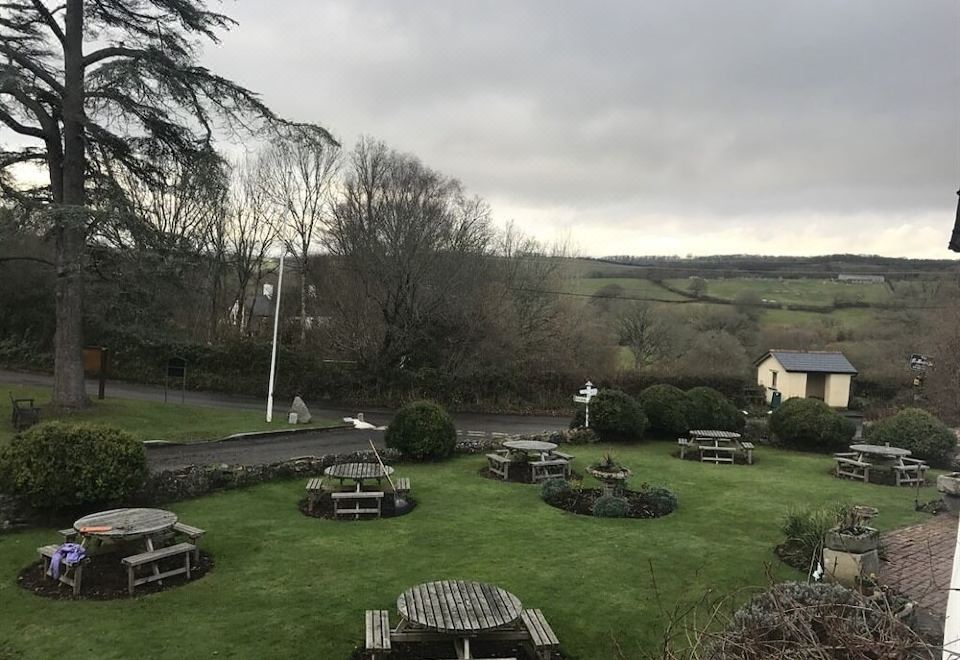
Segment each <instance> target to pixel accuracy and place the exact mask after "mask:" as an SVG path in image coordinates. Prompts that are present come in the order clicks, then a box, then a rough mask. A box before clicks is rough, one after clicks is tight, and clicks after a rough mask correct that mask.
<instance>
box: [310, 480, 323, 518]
mask: <svg viewBox="0 0 960 660" xmlns="http://www.w3.org/2000/svg"><path fill="white" fill-rule="evenodd" d="M322 494H323V479H321V478H320V477H313V478H312V479H310V480H309V481H308V482H307V509H308V510H309V511H310V512H311V513H313V510H314V509H315V508H316V506H317V500H318V499H320V495H322Z"/></svg>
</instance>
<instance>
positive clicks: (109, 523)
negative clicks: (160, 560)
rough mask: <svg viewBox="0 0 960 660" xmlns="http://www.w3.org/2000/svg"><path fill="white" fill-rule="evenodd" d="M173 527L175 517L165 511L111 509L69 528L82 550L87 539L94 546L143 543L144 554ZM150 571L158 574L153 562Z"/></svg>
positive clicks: (75, 523) (81, 520)
mask: <svg viewBox="0 0 960 660" xmlns="http://www.w3.org/2000/svg"><path fill="white" fill-rule="evenodd" d="M176 524H177V514H175V513H174V512H173V511H166V510H165V509H111V510H109V511H101V512H99V513H92V514H90V515H89V516H84V517H83V518H79V519H78V520H76V521H74V523H73V528H74V529H75V530H77V533H78V534H80V536H81V538H82V540H81V542H80V545H82V546H83V547H84V548H86V546H87V542H88V540H90V539H93V540H95V541H96V543H97V545H98V546H99V545H100V544H102V543H103V541H105V540H109V541H143V546H144V548H146V551H147V552H153V551H154V549H155V547H154V540H155V539H156V537H157V536H158V535H160V534H164V533H166V532H168V531H170V530H172V529H173V526H174V525H176ZM91 528H93V529H91ZM152 570H153V573H154V575H155V576H159V575H160V569H159V567H158V566H157V565H156V563H154V564H153V569H152ZM158 579H159V578H158Z"/></svg>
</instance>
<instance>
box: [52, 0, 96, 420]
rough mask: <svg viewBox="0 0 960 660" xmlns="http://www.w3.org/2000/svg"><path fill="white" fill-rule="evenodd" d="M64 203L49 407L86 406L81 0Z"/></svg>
mask: <svg viewBox="0 0 960 660" xmlns="http://www.w3.org/2000/svg"><path fill="white" fill-rule="evenodd" d="M64 27H65V30H64V32H65V35H66V39H65V43H64V48H63V51H64V93H63V179H62V180H63V204H62V205H61V206H60V208H59V209H57V210H56V264H57V285H56V316H57V331H56V335H55V337H54V381H53V403H54V405H56V406H59V407H64V408H82V407H84V406H87V405H89V403H90V401H89V399H88V398H87V394H86V390H85V388H84V379H83V257H84V252H85V249H84V248H85V243H86V226H87V210H86V191H85V188H84V183H85V175H86V153H85V152H84V144H83V130H84V129H83V116H84V115H83V101H84V99H83V96H84V89H83V86H84V82H83V0H67V3H66V17H65V21H64Z"/></svg>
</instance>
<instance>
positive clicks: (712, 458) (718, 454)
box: [699, 445, 737, 465]
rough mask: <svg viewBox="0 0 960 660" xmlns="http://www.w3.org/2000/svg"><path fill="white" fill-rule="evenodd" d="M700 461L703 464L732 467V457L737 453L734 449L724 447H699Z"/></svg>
mask: <svg viewBox="0 0 960 660" xmlns="http://www.w3.org/2000/svg"><path fill="white" fill-rule="evenodd" d="M699 447H700V461H701V462H703V463H714V464H716V465H719V464H720V463H730V464H731V465H733V456H734V454H736V452H737V448H736V447H724V446H722V445H720V446H714V445H699Z"/></svg>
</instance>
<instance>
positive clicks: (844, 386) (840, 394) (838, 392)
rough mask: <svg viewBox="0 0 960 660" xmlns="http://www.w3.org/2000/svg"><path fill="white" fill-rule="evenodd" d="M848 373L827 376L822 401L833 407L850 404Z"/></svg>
mask: <svg viewBox="0 0 960 660" xmlns="http://www.w3.org/2000/svg"><path fill="white" fill-rule="evenodd" d="M851 380H852V376H851V375H850V374H830V375H829V376H827V387H826V396H825V397H824V399H823V400H824V401H825V402H826V404H827V405H828V406H831V407H833V408H846V407H847V406H849V405H850V381H851Z"/></svg>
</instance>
